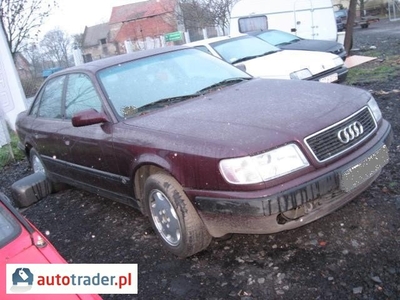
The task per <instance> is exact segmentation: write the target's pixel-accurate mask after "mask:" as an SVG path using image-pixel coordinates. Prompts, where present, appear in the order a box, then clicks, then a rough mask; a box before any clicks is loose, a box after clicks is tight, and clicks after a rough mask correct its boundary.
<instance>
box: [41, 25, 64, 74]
mask: <svg viewBox="0 0 400 300" xmlns="http://www.w3.org/2000/svg"><path fill="white" fill-rule="evenodd" d="M70 44H71V39H70V37H69V36H68V35H67V33H66V32H64V31H62V30H60V29H54V30H51V31H49V32H48V33H46V34H45V36H44V38H43V40H42V41H41V42H40V46H41V47H42V49H43V51H44V53H45V55H46V56H47V57H48V58H49V59H51V60H55V61H56V62H57V64H58V66H59V67H69V66H70V64H69V59H68V50H69V46H70Z"/></svg>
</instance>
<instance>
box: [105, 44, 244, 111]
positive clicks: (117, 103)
mask: <svg viewBox="0 0 400 300" xmlns="http://www.w3.org/2000/svg"><path fill="white" fill-rule="evenodd" d="M98 76H99V79H100V82H101V84H102V85H103V87H104V89H105V91H106V94H107V96H108V99H109V100H110V102H111V104H112V105H113V107H114V109H115V112H116V113H117V114H118V115H119V116H120V117H122V118H129V117H132V116H134V115H137V114H138V113H140V112H142V111H143V109H140V108H141V107H146V108H147V107H149V104H153V103H155V102H157V101H160V102H161V100H163V101H162V102H164V103H166V102H168V103H175V102H176V101H177V100H179V101H183V100H187V99H190V98H193V97H195V96H198V95H199V91H202V90H204V89H206V88H207V87H209V86H213V85H215V84H218V83H220V82H223V81H225V80H227V79H231V78H246V79H249V78H251V76H250V75H248V74H247V73H245V72H243V71H241V70H239V69H237V68H235V67H233V66H231V65H229V64H227V63H225V62H223V61H222V60H220V59H218V58H216V57H213V56H211V55H209V54H206V53H204V52H202V51H199V50H197V49H184V50H181V51H173V52H167V53H162V54H159V55H153V56H149V57H145V58H142V59H138V60H134V61H130V62H127V63H124V64H121V65H117V66H112V67H110V68H107V69H105V70H102V71H100V72H99V74H98ZM165 99H167V101H165ZM170 99H174V100H173V101H171V100H170Z"/></svg>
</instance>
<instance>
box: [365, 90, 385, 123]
mask: <svg viewBox="0 0 400 300" xmlns="http://www.w3.org/2000/svg"><path fill="white" fill-rule="evenodd" d="M368 107H369V109H370V110H371V112H372V114H373V115H374V117H375V120H376V122H379V121H380V120H381V119H382V112H381V110H380V109H379V106H378V103H376V101H375V99H374V97H372V96H371V99H370V100H369V101H368Z"/></svg>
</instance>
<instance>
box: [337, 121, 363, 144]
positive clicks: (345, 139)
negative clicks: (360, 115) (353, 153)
mask: <svg viewBox="0 0 400 300" xmlns="http://www.w3.org/2000/svg"><path fill="white" fill-rule="evenodd" d="M363 132H364V127H363V126H362V124H361V123H360V122H358V121H355V122H354V123H351V124H350V125H348V126H346V127H345V128H343V129H341V130H339V132H338V133H337V137H338V139H339V141H340V142H341V143H342V144H347V143H349V142H350V141H352V140H354V139H355V138H357V137H359V136H360V135H362V134H363Z"/></svg>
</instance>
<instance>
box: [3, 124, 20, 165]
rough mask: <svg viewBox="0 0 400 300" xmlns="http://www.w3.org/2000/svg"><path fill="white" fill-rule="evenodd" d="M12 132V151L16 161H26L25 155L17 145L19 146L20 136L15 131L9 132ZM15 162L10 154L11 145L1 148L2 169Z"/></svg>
mask: <svg viewBox="0 0 400 300" xmlns="http://www.w3.org/2000/svg"><path fill="white" fill-rule="evenodd" d="M9 132H10V138H11V143H10V144H11V149H12V152H13V154H14V159H15V160H16V161H20V160H23V159H25V155H24V153H23V152H22V151H21V150H19V149H18V147H17V144H18V136H17V135H16V133H15V132H14V131H11V130H10V131H9ZM12 161H13V158H12V155H11V153H10V147H9V145H4V146H3V147H1V148H0V169H2V168H4V166H6V165H8V164H9V163H11V162H12Z"/></svg>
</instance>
